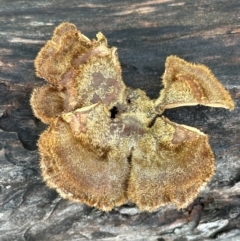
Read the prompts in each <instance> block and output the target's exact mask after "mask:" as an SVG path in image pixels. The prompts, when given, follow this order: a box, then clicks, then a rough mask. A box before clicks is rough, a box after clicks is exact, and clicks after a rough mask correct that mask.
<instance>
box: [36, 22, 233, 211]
mask: <svg viewBox="0 0 240 241" xmlns="http://www.w3.org/2000/svg"><path fill="white" fill-rule="evenodd" d="M35 67H36V73H37V76H39V77H42V78H44V79H45V80H46V81H47V82H48V84H47V85H45V86H43V87H40V88H36V89H34V91H33V94H32V97H31V106H32V109H33V112H34V114H35V115H36V117H38V118H39V119H41V120H42V121H43V122H45V123H47V124H49V127H48V129H47V130H46V131H44V132H43V133H42V134H41V136H40V138H39V141H38V147H39V152H40V155H41V161H40V166H41V170H42V175H43V178H44V180H45V181H46V183H47V185H48V186H49V187H51V188H55V189H56V190H57V191H58V192H59V194H60V195H61V196H62V197H64V198H68V199H70V200H72V201H76V202H82V203H86V204H88V205H90V206H93V207H96V208H98V209H100V210H104V211H109V210H112V209H113V208H114V207H115V206H119V205H122V204H124V203H127V202H128V201H131V202H133V203H135V204H136V205H137V206H138V207H139V208H140V209H141V210H147V211H154V210H156V209H157V208H159V207H160V206H162V205H166V204H169V203H174V204H175V205H176V206H177V207H178V208H183V207H186V206H187V205H188V204H189V203H191V202H192V201H193V199H194V198H196V196H197V195H198V193H199V191H200V189H201V188H203V187H204V186H205V185H206V184H207V183H208V181H209V180H210V179H211V177H212V175H213V174H214V155H213V153H212V150H211V147H210V146H209V143H208V137H207V135H205V134H204V133H202V132H200V131H199V130H198V129H196V128H194V127H189V126H185V125H178V124H176V123H173V122H171V121H170V120H168V119H167V118H165V117H163V116H162V113H163V111H164V110H165V109H169V108H175V107H179V106H187V105H198V104H201V105H206V106H212V107H222V108H227V109H230V110H232V109H233V108H234V103H233V101H232V99H231V96H230V95H229V93H228V92H227V91H226V90H225V89H224V87H223V86H222V85H221V84H220V83H219V82H218V80H217V79H216V78H215V77H214V76H213V74H212V73H211V71H210V70H209V69H208V68H207V67H206V66H204V65H195V64H191V63H188V62H186V61H184V60H182V59H180V58H178V57H176V56H169V57H168V58H167V60H166V70H165V73H164V75H163V77H162V78H163V84H164V89H163V90H162V91H161V92H160V96H159V98H157V99H156V100H151V99H149V98H148V97H147V96H146V94H145V92H144V91H142V90H139V89H136V90H133V89H131V88H127V87H126V86H125V84H124V83H123V80H122V74H121V67H120V63H119V61H118V57H117V53H116V48H114V47H113V48H108V46H107V39H106V38H105V37H104V36H103V34H101V33H98V34H97V39H96V40H92V41H91V40H89V39H88V38H87V37H86V36H84V35H83V34H81V33H80V32H79V31H77V29H76V27H75V26H74V25H73V24H70V23H62V24H60V25H59V26H58V27H57V28H56V30H55V31H54V35H53V37H52V39H51V40H50V41H48V42H47V44H46V45H45V46H44V47H43V48H42V50H41V51H40V52H39V54H38V56H37V58H36V60H35Z"/></svg>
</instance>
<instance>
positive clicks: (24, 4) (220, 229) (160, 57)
mask: <svg viewBox="0 0 240 241" xmlns="http://www.w3.org/2000/svg"><path fill="white" fill-rule="evenodd" d="M63 21H68V22H72V23H74V24H75V25H76V26H77V27H78V29H79V30H81V32H82V33H84V34H85V35H86V36H88V37H90V38H94V37H95V34H96V33H97V32H98V31H102V32H103V33H104V34H105V35H106V37H107V38H108V41H109V45H110V46H116V47H117V48H118V54H119V58H120V61H121V64H122V69H123V77H124V81H125V83H126V84H127V85H128V86H131V87H134V88H141V89H143V90H145V91H146V92H147V94H148V95H149V96H150V97H151V98H156V97H157V96H158V94H159V90H160V89H161V88H162V84H161V81H160V78H159V77H160V76H161V75H162V74H163V71H164V62H165V59H166V57H167V56H168V55H171V54H174V55H178V56H179V57H181V58H184V59H186V60H187V61H190V62H196V63H203V64H205V65H207V66H208V67H210V68H211V69H212V71H213V73H214V74H215V75H216V76H217V78H218V79H219V80H220V81H221V82H222V83H223V85H224V86H225V87H226V88H227V89H228V90H229V91H230V93H231V95H232V97H233V99H234V101H235V104H236V108H235V110H234V111H232V112H229V111H227V110H223V109H214V108H208V107H202V106H196V107H184V108H178V109H176V110H169V111H167V112H166V113H165V114H166V116H167V117H168V118H170V119H171V120H172V121H175V122H177V123H184V124H187V125H192V126H195V127H197V128H199V129H201V130H202V131H204V132H205V133H207V134H208V135H209V139H210V144H211V146H212V149H213V151H214V153H215V157H216V174H215V175H214V177H213V178H212V181H211V182H210V183H209V185H208V186H207V187H206V188H205V189H204V190H203V191H202V192H201V193H200V194H199V197H198V198H197V199H196V200H195V201H194V202H193V204H192V205H190V207H189V208H187V209H185V210H176V208H175V207H173V206H168V207H164V208H161V209H160V210H159V211H156V212H154V213H147V212H142V213H140V212H139V211H138V209H137V208H136V207H135V206H133V205H131V204H129V205H126V206H122V207H119V208H116V209H114V210H113V211H111V212H109V213H103V212H100V211H98V210H95V209H94V208H90V207H88V206H86V205H81V204H76V203H71V202H69V201H67V200H63V199H62V198H60V197H59V195H58V194H57V193H56V192H55V191H54V190H50V189H49V188H47V187H46V185H45V184H44V182H43V180H42V177H41V173H40V169H39V166H38V163H39V155H38V152H37V147H36V143H37V139H38V136H39V134H40V133H41V132H42V131H43V130H44V129H45V128H46V126H45V125H44V124H42V123H41V122H40V121H39V120H37V119H36V118H35V117H34V116H33V114H32V111H31V108H30V105H29V97H30V94H31V91H32V89H33V88H34V87H36V86H41V85H43V84H44V80H42V79H39V78H37V77H36V76H35V70H34V66H33V61H34V59H35V57H36V54H37V53H38V51H39V50H40V48H41V47H42V46H43V45H44V44H45V42H46V41H47V40H48V39H49V38H50V37H51V36H52V32H53V29H54V28H55V27H56V26H57V25H58V24H59V23H61V22H63ZM239 106H240V2H239V0H232V1H229V0H212V1H208V0H199V1H196V0H195V1H194V0H185V1H180V0H172V1H171V0H152V1H144V0H135V1H123V0H122V1H110V0H103V1H66V0H61V1H55V0H53V1H47V0H45V1H44V0H39V1H32V0H26V1H11V0H1V1H0V185H1V186H0V205H1V208H0V240H4V241H8V240H9V241H12V240H14V241H15V240H17V241H18V240H19V241H23V240H29V241H38V240H39V241H40V240H41V241H42V240H95V239H100V240H159V241H163V240H166V241H168V240H208V239H209V240H210V239H211V240H212V239H214V240H240V198H239V197H240V131H239V124H240V110H239Z"/></svg>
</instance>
